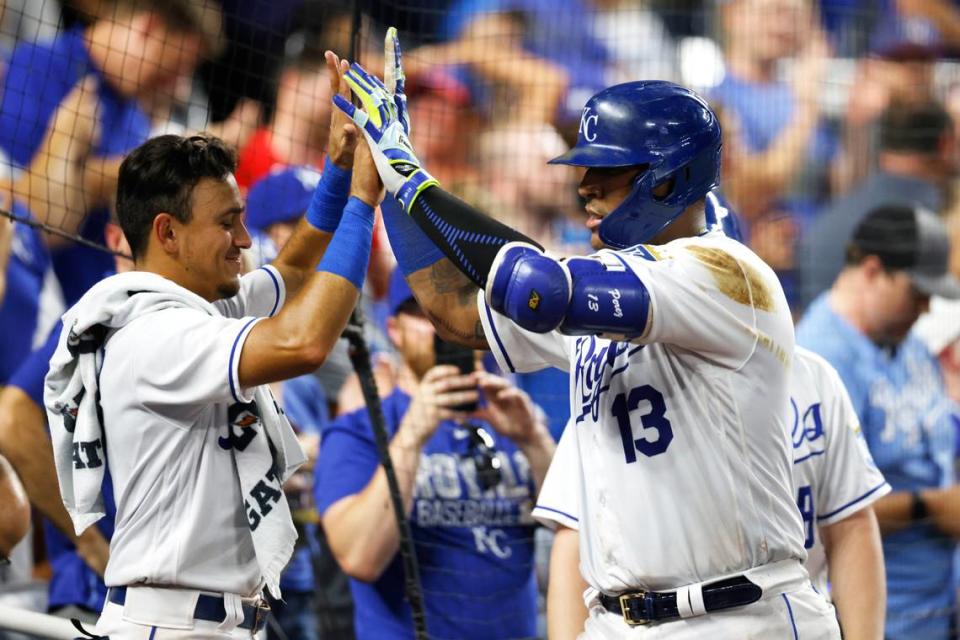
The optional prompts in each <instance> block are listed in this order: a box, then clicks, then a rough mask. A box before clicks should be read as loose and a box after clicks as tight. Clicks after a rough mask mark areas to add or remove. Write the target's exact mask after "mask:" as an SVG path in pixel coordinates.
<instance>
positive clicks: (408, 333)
mask: <svg viewBox="0 0 960 640" xmlns="http://www.w3.org/2000/svg"><path fill="white" fill-rule="evenodd" d="M387 333H388V334H389V335H390V340H392V341H393V344H394V346H395V347H396V348H397V351H399V352H400V356H401V357H402V358H403V361H404V362H405V363H406V364H407V366H408V367H410V369H411V370H412V371H413V373H414V375H416V376H417V378H422V377H423V375H424V374H425V373H426V372H427V371H429V370H430V369H431V368H432V367H433V365H434V363H435V362H436V355H435V354H434V352H433V336H434V333H435V331H434V328H433V324H431V322H430V320H429V318H427V316H426V315H425V314H424V313H423V311H422V310H421V309H420V306H419V305H418V304H417V303H416V302H415V301H410V302H408V303H406V304H405V305H403V306H402V307H401V308H400V310H399V311H398V313H397V314H396V315H395V316H391V317H390V318H389V319H388V320H387Z"/></svg>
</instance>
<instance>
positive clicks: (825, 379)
mask: <svg viewBox="0 0 960 640" xmlns="http://www.w3.org/2000/svg"><path fill="white" fill-rule="evenodd" d="M790 405H791V411H792V414H793V415H792V422H791V431H790V437H791V440H792V443H793V471H794V481H795V482H796V485H797V507H798V508H799V509H800V515H801V516H802V517H803V525H804V534H805V539H804V546H805V547H806V548H807V571H808V572H809V573H810V579H811V580H812V581H813V585H814V587H816V588H817V589H818V590H819V591H820V593H823V594H826V593H827V556H826V553H825V551H824V547H823V540H822V539H821V536H820V534H819V532H818V527H822V526H825V525H830V524H833V523H835V522H839V521H841V520H843V519H844V518H847V517H849V516H851V515H853V514H854V513H856V512H857V511H859V510H860V509H863V508H864V507H867V506H869V505H870V504H871V503H873V502H875V501H876V500H879V499H880V498H882V497H883V496H885V495H887V494H888V493H890V485H889V484H887V481H886V480H884V478H883V474H881V473H880V470H879V469H877V465H876V464H874V462H873V457H872V456H871V455H870V450H869V449H868V448H867V441H866V440H865V439H864V437H863V433H861V431H860V420H859V419H858V418H857V414H856V411H854V409H853V404H852V403H851V402H850V396H849V395H848V394H847V390H846V387H844V386H843V381H842V380H841V379H840V375H839V374H838V373H837V371H836V369H834V368H833V367H832V366H831V365H830V363H828V362H827V361H826V360H824V359H823V358H821V357H820V356H818V355H817V354H815V353H813V352H812V351H808V350H807V349H803V348H801V347H797V349H796V352H795V354H794V364H793V378H792V380H791V383H790Z"/></svg>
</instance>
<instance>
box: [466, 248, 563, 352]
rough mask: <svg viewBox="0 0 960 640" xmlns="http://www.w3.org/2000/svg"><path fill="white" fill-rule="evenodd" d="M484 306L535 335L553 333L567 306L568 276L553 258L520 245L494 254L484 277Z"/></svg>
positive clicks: (538, 250) (502, 249)
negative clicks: (485, 283)
mask: <svg viewBox="0 0 960 640" xmlns="http://www.w3.org/2000/svg"><path fill="white" fill-rule="evenodd" d="M485 295H486V300H487V306H489V307H490V308H491V309H493V310H494V311H496V312H498V313H501V314H503V315H505V316H507V317H508V318H510V319H511V320H513V321H514V322H516V323H517V324H518V325H519V326H521V327H523V328H524V329H526V330H528V331H533V332H536V333H547V332H548V331H553V330H554V329H556V328H557V327H558V326H560V323H561V322H563V317H564V315H565V313H566V311H567V305H568V304H569V303H570V274H569V273H568V272H567V269H566V268H565V267H564V266H563V265H562V264H561V263H560V262H559V261H557V260H556V259H554V258H551V257H549V256H546V255H544V254H543V252H542V251H540V249H537V248H536V247H534V246H533V245H529V244H526V243H523V242H510V243H508V244H505V245H503V247H502V248H501V249H500V251H499V252H498V253H497V256H496V258H495V259H494V261H493V264H492V265H491V267H490V274H489V275H488V276H487V287H486V290H485Z"/></svg>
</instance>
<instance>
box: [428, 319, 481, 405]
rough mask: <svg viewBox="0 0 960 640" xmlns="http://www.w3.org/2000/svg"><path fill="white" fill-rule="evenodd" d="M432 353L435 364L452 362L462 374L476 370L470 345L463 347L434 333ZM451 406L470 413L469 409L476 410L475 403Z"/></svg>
mask: <svg viewBox="0 0 960 640" xmlns="http://www.w3.org/2000/svg"><path fill="white" fill-rule="evenodd" d="M433 353H434V356H435V358H436V364H438V365H440V364H452V365H453V366H455V367H456V368H457V369H459V370H460V373H462V374H464V375H467V374H470V373H473V372H474V371H475V370H476V366H475V364H474V354H473V349H471V348H470V347H464V346H463V345H459V344H456V343H453V342H447V341H446V340H443V339H441V338H440V336H438V335H434V338H433ZM452 408H453V409H454V410H456V411H463V412H465V413H470V412H471V411H474V410H476V408H477V403H476V402H468V403H466V404H462V405H459V406H456V407H452Z"/></svg>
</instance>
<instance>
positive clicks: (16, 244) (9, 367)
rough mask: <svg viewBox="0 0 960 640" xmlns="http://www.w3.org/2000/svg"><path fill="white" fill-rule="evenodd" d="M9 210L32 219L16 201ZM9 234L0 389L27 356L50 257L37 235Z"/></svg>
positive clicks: (23, 229)
mask: <svg viewBox="0 0 960 640" xmlns="http://www.w3.org/2000/svg"><path fill="white" fill-rule="evenodd" d="M11 210H12V211H11V212H12V213H13V214H14V215H15V216H17V217H18V218H26V219H30V218H31V216H30V212H29V211H27V209H26V207H25V206H24V205H23V203H21V202H19V201H14V202H13V206H12V207H11ZM5 220H8V219H5ZM0 224H2V222H0ZM8 233H9V234H10V238H9V245H8V246H9V259H8V260H7V263H6V265H4V264H3V263H2V261H0V271H2V272H3V279H4V281H5V286H4V287H3V288H4V291H3V292H2V293H0V327H3V331H0V386H3V385H5V384H7V382H8V381H9V379H10V376H11V375H13V372H14V371H16V369H17V367H18V366H20V363H22V362H23V361H24V360H25V359H26V357H27V356H28V355H29V354H30V348H31V346H32V345H33V340H34V334H35V333H36V330H37V322H38V318H39V316H40V291H41V289H43V281H44V276H45V275H46V273H47V269H48V268H49V267H50V253H49V251H48V250H47V246H46V244H44V242H43V238H42V235H41V233H40V232H39V231H37V230H36V229H35V228H34V227H31V226H29V225H26V224H14V225H13V226H12V227H10V228H9V231H8Z"/></svg>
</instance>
